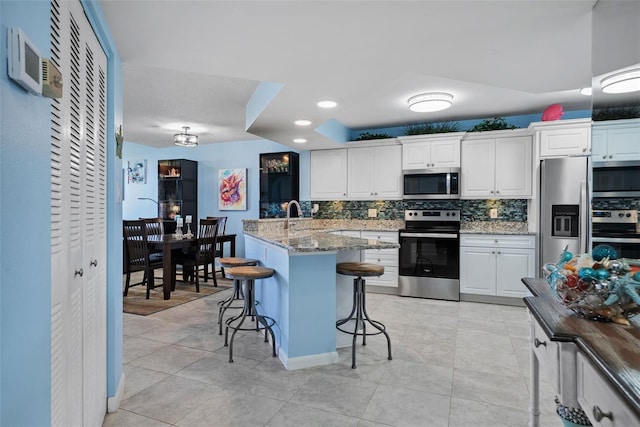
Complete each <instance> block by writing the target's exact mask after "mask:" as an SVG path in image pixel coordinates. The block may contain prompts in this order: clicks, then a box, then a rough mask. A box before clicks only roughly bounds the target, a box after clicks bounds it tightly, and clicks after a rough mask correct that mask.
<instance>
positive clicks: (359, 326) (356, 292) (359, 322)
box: [336, 262, 392, 369]
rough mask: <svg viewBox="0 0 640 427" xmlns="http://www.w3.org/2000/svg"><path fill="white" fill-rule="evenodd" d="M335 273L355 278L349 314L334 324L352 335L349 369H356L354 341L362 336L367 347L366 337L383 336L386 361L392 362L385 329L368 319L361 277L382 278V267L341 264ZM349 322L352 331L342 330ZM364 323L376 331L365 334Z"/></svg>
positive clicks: (363, 343)
mask: <svg viewBox="0 0 640 427" xmlns="http://www.w3.org/2000/svg"><path fill="white" fill-rule="evenodd" d="M336 271H337V272H338V274H343V275H345V276H355V278H354V279H353V307H352V308H351V313H350V314H349V316H347V317H346V318H345V319H342V320H338V321H337V322H336V328H337V329H338V330H340V331H342V332H344V333H346V334H351V335H353V343H352V345H351V368H353V369H355V368H356V339H357V337H358V336H359V335H360V336H362V345H367V341H366V340H367V335H379V334H384V336H385V337H386V338H387V350H388V353H389V357H388V359H389V360H392V358H391V339H390V338H389V334H388V333H387V331H386V327H385V326H384V325H383V324H382V323H380V322H378V321H376V320H372V319H371V318H369V314H367V307H366V301H365V296H366V289H365V280H364V279H363V277H374V276H382V275H383V274H384V267H383V266H381V265H377V264H368V263H364V262H342V263H339V264H337V265H336ZM354 314H355V317H354ZM350 321H355V325H354V327H353V329H352V330H346V329H343V328H346V325H345V323H347V322H350ZM365 322H368V323H369V324H370V325H371V326H373V327H374V328H375V329H376V331H375V332H367V327H366V323H365Z"/></svg>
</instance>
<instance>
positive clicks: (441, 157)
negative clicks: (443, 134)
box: [431, 138, 460, 168]
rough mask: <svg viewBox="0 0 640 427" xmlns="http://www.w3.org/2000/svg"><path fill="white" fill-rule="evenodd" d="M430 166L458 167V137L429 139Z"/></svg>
mask: <svg viewBox="0 0 640 427" xmlns="http://www.w3.org/2000/svg"><path fill="white" fill-rule="evenodd" d="M431 167H434V168H459V167H460V138H455V139H442V140H434V141H431Z"/></svg>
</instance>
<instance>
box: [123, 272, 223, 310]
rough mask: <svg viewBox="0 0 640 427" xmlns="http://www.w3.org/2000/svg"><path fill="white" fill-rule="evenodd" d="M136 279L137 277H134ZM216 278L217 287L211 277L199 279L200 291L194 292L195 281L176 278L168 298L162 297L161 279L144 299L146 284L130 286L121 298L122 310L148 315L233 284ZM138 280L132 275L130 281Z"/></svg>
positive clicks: (213, 292) (218, 277)
mask: <svg viewBox="0 0 640 427" xmlns="http://www.w3.org/2000/svg"><path fill="white" fill-rule="evenodd" d="M136 279H138V278H137V277H136ZM216 279H217V280H218V287H217V288H216V287H214V286H213V282H212V281H211V279H209V281H208V282H204V281H202V280H200V292H196V285H195V283H194V284H191V283H187V282H181V281H179V280H178V281H176V290H175V291H173V292H171V299H168V300H165V299H163V293H162V284H161V281H158V280H157V281H156V287H155V289H152V290H151V293H150V296H149V299H146V292H147V290H146V286H142V285H139V286H134V287H130V288H129V293H128V295H127V296H126V297H123V298H122V300H123V308H122V311H123V312H125V313H129V314H137V315H140V316H148V315H150V314H153V313H157V312H159V311H162V310H166V309H168V308H171V307H175V306H178V305H180V304H184V303H186V302H189V301H193V300H196V299H198V298H203V297H206V296H207V295H211V294H215V293H216V292H220V291H223V290H225V289H228V288H230V287H232V286H233V281H232V280H230V279H223V278H221V277H220V276H219V275H218V276H217V277H216ZM139 282H140V280H134V277H133V275H132V277H131V283H139ZM123 289H124V286H123Z"/></svg>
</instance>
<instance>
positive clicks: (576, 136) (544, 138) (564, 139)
mask: <svg viewBox="0 0 640 427" xmlns="http://www.w3.org/2000/svg"><path fill="white" fill-rule="evenodd" d="M590 142H591V141H590V127H588V126H583V127H570V128H564V129H547V130H541V131H540V157H543V158H544V157H566V156H576V155H585V154H588V153H589V146H590Z"/></svg>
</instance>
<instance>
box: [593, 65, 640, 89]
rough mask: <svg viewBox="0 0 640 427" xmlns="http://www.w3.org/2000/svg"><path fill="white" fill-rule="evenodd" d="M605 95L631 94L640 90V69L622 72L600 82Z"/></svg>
mask: <svg viewBox="0 0 640 427" xmlns="http://www.w3.org/2000/svg"><path fill="white" fill-rule="evenodd" d="M600 83H601V84H602V91H603V92H604V93H629V92H636V91H639V90H640V68H634V69H632V70H626V71H622V72H620V73H616V74H612V75H610V76H608V77H605V78H604V79H602V81H601V82H600Z"/></svg>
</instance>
